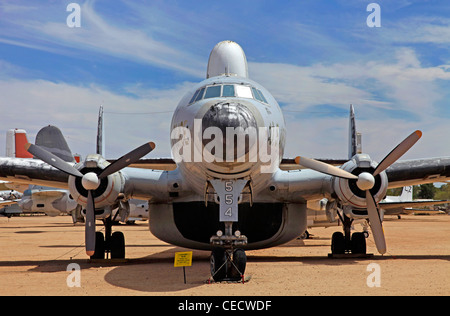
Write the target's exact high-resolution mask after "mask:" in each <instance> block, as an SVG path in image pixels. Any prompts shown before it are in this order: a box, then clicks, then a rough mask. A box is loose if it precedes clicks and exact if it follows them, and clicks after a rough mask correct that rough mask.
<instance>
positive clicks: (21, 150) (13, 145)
mask: <svg viewBox="0 0 450 316" xmlns="http://www.w3.org/2000/svg"><path fill="white" fill-rule="evenodd" d="M27 143H28V139H27V132H26V131H25V130H23V129H18V128H16V129H10V130H8V132H7V133H6V157H16V158H33V155H32V154H30V153H29V152H28V151H27V150H26V149H25V144H27Z"/></svg>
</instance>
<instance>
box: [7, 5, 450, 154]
mask: <svg viewBox="0 0 450 316" xmlns="http://www.w3.org/2000/svg"><path fill="white" fill-rule="evenodd" d="M71 2H75V1H2V2H1V3H0V96H1V97H0V109H1V110H2V115H1V116H0V123H1V124H0V126H2V129H3V130H2V131H0V154H2V153H4V149H3V148H4V143H5V140H4V139H5V136H4V135H5V133H6V130H7V129H9V128H16V127H17V128H24V129H26V130H27V131H28V133H29V139H30V140H31V141H34V137H35V134H36V133H37V131H38V130H39V128H41V127H43V126H45V125H48V124H53V125H56V126H58V127H60V128H61V130H62V131H63V133H64V135H65V136H66V137H67V140H68V143H69V146H70V147H71V149H72V150H73V151H74V152H77V153H80V154H82V155H83V156H84V155H86V154H87V153H90V152H93V151H94V149H95V147H94V146H95V143H94V142H95V134H96V120H97V112H98V108H99V106H100V104H103V105H104V107H105V112H106V114H105V120H106V122H105V125H106V153H107V157H110V158H113V157H119V156H121V155H122V154H124V153H126V152H128V151H129V150H131V149H133V148H135V147H137V146H139V145H140V144H142V143H144V142H146V141H149V140H152V141H154V142H155V143H156V144H157V149H156V150H155V151H154V152H153V153H152V154H151V155H152V156H163V157H168V156H170V145H169V127H170V120H171V112H172V111H173V110H174V109H175V107H176V105H177V104H178V102H179V100H180V99H181V97H182V96H183V95H184V93H185V92H186V91H188V89H189V88H190V87H192V86H193V85H194V84H195V83H197V82H198V81H201V80H202V79H204V77H205V74H206V64H207V61H208V57H209V53H210V51H211V49H212V48H213V47H214V45H215V44H216V43H218V42H220V41H222V40H233V41H236V42H238V43H239V44H240V45H241V46H242V47H243V49H244V51H245V53H246V55H247V58H248V62H249V75H250V77H251V78H252V79H253V80H255V81H257V82H259V83H261V84H262V85H263V86H265V87H266V88H267V89H268V90H269V91H271V92H272V94H273V95H274V96H275V98H276V99H277V100H278V102H279V103H280V105H281V106H282V108H283V109H284V110H285V119H286V124H287V126H288V136H287V146H286V154H285V156H289V157H294V156H296V155H304V156H310V157H332V158H345V157H346V155H347V128H348V118H347V117H348V108H349V104H353V105H354V106H355V110H356V115H357V119H358V121H357V129H358V131H360V132H361V133H363V149H364V151H365V152H367V153H369V154H370V155H371V156H372V157H373V158H375V159H378V160H380V159H382V158H383V157H384V155H385V154H387V153H388V152H389V151H390V150H391V149H392V148H393V147H395V146H396V145H397V143H399V142H400V141H401V140H402V139H403V138H405V137H406V136H407V135H409V134H410V133H411V132H413V131H414V130H416V129H421V130H422V131H423V133H424V136H423V138H422V140H421V141H420V142H419V143H418V144H417V145H416V146H415V147H414V149H413V150H411V152H409V153H408V154H407V157H408V158H418V157H431V156H448V155H450V140H449V136H450V127H449V124H448V122H449V120H450V101H449V100H450V4H448V1H445V0H442V1H431V0H430V1H413V0H411V1H407V0H404V1H403V0H399V1H377V2H376V3H378V4H379V6H380V8H381V15H380V16H381V27H379V28H377V27H375V28H370V27H368V26H367V24H366V19H367V16H368V15H369V14H370V12H367V11H366V8H367V5H368V4H369V3H371V2H373V1H362V0H342V1H311V0H308V1H299V0H297V1H261V0H253V1H248V0H241V1H186V0H184V1H168V0H164V1H155V0H152V1H102V0H97V1H78V2H75V3H78V4H79V5H80V7H81V11H80V12H81V27H79V28H69V27H68V26H67V24H66V19H67V17H68V15H69V14H70V12H67V11H66V7H67V5H68V4H69V3H71ZM120 113H122V114H120Z"/></svg>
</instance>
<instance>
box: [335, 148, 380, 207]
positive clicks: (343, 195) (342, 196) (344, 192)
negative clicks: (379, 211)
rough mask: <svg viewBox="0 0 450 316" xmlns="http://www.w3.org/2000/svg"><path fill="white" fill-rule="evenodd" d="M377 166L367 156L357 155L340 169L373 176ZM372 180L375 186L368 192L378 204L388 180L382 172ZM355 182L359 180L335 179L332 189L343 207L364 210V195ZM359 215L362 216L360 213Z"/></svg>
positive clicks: (357, 174)
mask: <svg viewBox="0 0 450 316" xmlns="http://www.w3.org/2000/svg"><path fill="white" fill-rule="evenodd" d="M377 165H378V164H377V163H376V162H375V161H373V160H372V159H371V158H370V157H369V155H366V154H358V155H355V156H353V158H352V159H351V160H349V161H348V162H346V163H345V164H344V165H343V166H342V167H341V168H342V169H344V170H346V171H348V172H350V173H352V174H354V175H356V176H359V175H360V174H362V173H364V172H367V173H369V174H373V173H374V171H375V169H376V167H377ZM360 178H362V177H360ZM374 178H375V184H374V186H373V188H372V189H370V192H371V193H372V196H373V197H374V199H375V201H376V202H379V201H381V200H382V199H383V198H384V197H385V196H386V191H387V188H388V178H387V175H386V172H384V171H383V172H380V173H379V174H378V175H376V176H375V177H374ZM357 181H361V180H348V179H343V178H338V177H335V178H334V180H333V187H334V191H335V193H336V195H337V197H338V199H339V200H340V201H341V203H342V204H343V205H348V206H351V208H353V209H355V208H356V209H360V210H364V209H366V208H367V203H366V193H365V191H363V190H361V189H360V188H359V187H358V185H357ZM360 186H361V185H360ZM366 214H367V213H366ZM360 215H363V214H362V213H361V214H360Z"/></svg>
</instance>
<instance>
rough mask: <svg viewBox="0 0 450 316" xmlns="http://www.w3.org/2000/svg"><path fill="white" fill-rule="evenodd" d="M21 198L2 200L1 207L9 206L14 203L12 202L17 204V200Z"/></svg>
mask: <svg viewBox="0 0 450 316" xmlns="http://www.w3.org/2000/svg"><path fill="white" fill-rule="evenodd" d="M19 201H20V200H6V201H0V208H2V207H5V206H8V205H12V204H16V203H17V202H19Z"/></svg>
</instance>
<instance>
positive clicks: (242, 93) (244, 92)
mask: <svg viewBox="0 0 450 316" xmlns="http://www.w3.org/2000/svg"><path fill="white" fill-rule="evenodd" d="M235 89H236V96H237V97H240V98H249V99H253V96H252V91H251V90H250V87H249V86H241V85H236V87H235Z"/></svg>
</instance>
